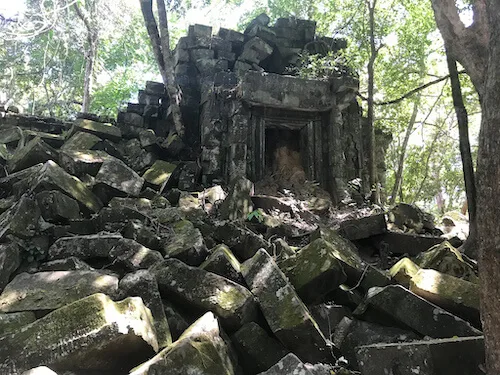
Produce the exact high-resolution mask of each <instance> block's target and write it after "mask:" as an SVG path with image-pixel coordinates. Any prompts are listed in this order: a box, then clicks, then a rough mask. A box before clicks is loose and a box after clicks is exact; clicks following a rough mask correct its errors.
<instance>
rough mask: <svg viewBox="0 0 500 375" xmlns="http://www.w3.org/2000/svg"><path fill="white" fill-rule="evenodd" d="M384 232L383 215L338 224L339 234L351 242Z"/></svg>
mask: <svg viewBox="0 0 500 375" xmlns="http://www.w3.org/2000/svg"><path fill="white" fill-rule="evenodd" d="M386 231H387V224H386V222H385V214H378V215H371V216H366V217H363V218H361V219H353V220H346V221H343V222H341V223H340V234H341V235H342V236H344V237H345V238H347V239H349V240H351V241H354V240H360V239H363V238H368V237H371V236H375V235H377V234H382V233H385V232H386Z"/></svg>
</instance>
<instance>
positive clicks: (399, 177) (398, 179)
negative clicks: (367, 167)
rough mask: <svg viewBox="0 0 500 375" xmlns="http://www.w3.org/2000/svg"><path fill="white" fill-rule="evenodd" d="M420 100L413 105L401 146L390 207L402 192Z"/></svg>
mask: <svg viewBox="0 0 500 375" xmlns="http://www.w3.org/2000/svg"><path fill="white" fill-rule="evenodd" d="M418 105H419V100H416V101H415V103H414V104H413V112H412V114H411V117H410V122H408V127H407V128H406V133H405V138H404V140H403V144H402V146H401V153H400V154H399V160H398V170H397V172H396V178H395V181H394V186H393V187H392V193H391V199H390V200H389V205H393V204H394V202H396V197H397V196H398V193H399V191H400V190H401V184H402V182H403V166H404V162H405V157H406V149H407V148H408V142H409V141H410V136H411V133H412V132H413V127H414V126H415V121H416V120H417V114H418Z"/></svg>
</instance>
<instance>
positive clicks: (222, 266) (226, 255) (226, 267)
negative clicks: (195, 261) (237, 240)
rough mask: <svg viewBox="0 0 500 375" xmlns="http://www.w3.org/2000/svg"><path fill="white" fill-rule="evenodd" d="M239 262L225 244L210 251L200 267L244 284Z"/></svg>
mask: <svg viewBox="0 0 500 375" xmlns="http://www.w3.org/2000/svg"><path fill="white" fill-rule="evenodd" d="M240 267H241V264H240V262H238V259H236V257H235V256H234V254H233V253H232V252H231V250H230V249H229V248H228V247H227V246H226V245H218V246H217V247H215V248H214V249H212V250H211V251H210V256H209V257H208V258H207V259H206V260H205V261H204V262H203V263H202V264H201V265H200V268H201V269H203V270H205V271H209V272H212V273H215V274H217V275H220V276H223V277H225V278H226V279H229V280H232V281H234V282H236V283H238V284H240V285H246V284H245V279H243V275H242V274H241V269H240Z"/></svg>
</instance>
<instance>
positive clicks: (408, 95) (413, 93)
mask: <svg viewBox="0 0 500 375" xmlns="http://www.w3.org/2000/svg"><path fill="white" fill-rule="evenodd" d="M464 73H466V71H465V70H461V71H459V72H458V74H464ZM448 78H450V75H449V74H448V75H446V76H444V77H440V78H438V79H435V80H434V81H430V82H427V83H424V84H423V85H421V86H418V87H416V88H414V89H413V90H410V91H408V92H407V93H406V94H404V95H402V96H400V97H399V98H397V99H393V100H387V101H385V102H375V103H374V104H375V105H390V104H396V103H399V102H402V101H403V100H405V99H407V98H409V97H410V96H412V95H415V94H416V93H417V92H419V91H422V90H424V89H426V88H427V87H430V86H432V85H435V84H437V83H439V82H442V81H444V80H446V79H448ZM358 97H360V98H361V99H362V100H364V101H367V100H368V98H366V97H365V96H363V95H361V94H360V93H358Z"/></svg>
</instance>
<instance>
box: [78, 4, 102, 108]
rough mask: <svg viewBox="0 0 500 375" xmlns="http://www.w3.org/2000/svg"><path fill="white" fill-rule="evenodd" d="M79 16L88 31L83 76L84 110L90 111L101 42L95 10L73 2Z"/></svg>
mask: <svg viewBox="0 0 500 375" xmlns="http://www.w3.org/2000/svg"><path fill="white" fill-rule="evenodd" d="M94 7H95V4H94ZM73 8H74V9H75V12H76V14H77V15H78V17H79V18H80V19H81V20H82V21H83V24H84V25H85V29H86V32H87V46H86V50H85V75H84V77H83V103H82V112H89V111H90V103H91V97H92V86H93V83H94V66H95V61H96V58H97V46H98V44H99V32H98V30H97V26H96V25H95V21H96V20H95V19H94V18H95V17H96V15H95V14H94V12H89V11H88V10H86V9H85V8H82V7H80V5H78V3H74V4H73Z"/></svg>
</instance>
